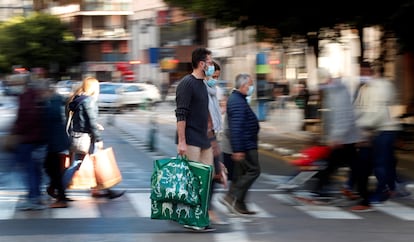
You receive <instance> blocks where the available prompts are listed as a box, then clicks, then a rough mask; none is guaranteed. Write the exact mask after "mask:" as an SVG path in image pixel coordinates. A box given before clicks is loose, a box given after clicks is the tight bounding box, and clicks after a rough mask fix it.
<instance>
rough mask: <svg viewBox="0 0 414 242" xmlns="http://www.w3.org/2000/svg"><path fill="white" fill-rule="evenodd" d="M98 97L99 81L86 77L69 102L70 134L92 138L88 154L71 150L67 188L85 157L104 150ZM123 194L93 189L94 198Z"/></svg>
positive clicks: (65, 178) (114, 196) (65, 183)
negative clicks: (99, 121) (99, 120)
mask: <svg viewBox="0 0 414 242" xmlns="http://www.w3.org/2000/svg"><path fill="white" fill-rule="evenodd" d="M98 95H99V81H98V80H97V79H96V78H94V77H86V78H85V79H84V80H83V82H82V84H81V85H80V86H79V88H78V89H76V91H75V92H74V94H73V95H72V96H71V97H70V98H69V100H68V103H67V111H68V112H72V113H73V116H72V122H71V125H70V130H69V134H70V135H71V136H72V137H74V136H79V135H82V134H85V133H86V134H88V135H89V137H90V142H89V149H87V150H88V151H86V152H82V151H79V150H76V149H71V152H73V155H72V157H73V159H72V160H73V162H72V164H71V166H70V167H68V168H67V169H66V170H65V172H64V174H63V185H64V186H65V187H67V186H68V185H69V183H70V181H71V180H72V177H73V175H74V174H75V172H76V170H78V169H79V167H80V165H81V163H82V160H83V158H84V157H85V155H86V154H88V153H89V154H90V153H93V151H94V150H95V148H97V149H102V148H103V141H102V136H101V131H102V130H104V128H103V126H102V125H100V124H99V123H98V105H97V99H98ZM123 193H124V192H115V191H113V190H110V189H105V190H96V189H92V196H93V197H107V198H110V199H113V198H117V197H120V196H122V195H123Z"/></svg>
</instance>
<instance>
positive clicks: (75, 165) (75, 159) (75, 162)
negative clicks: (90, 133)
mask: <svg viewBox="0 0 414 242" xmlns="http://www.w3.org/2000/svg"><path fill="white" fill-rule="evenodd" d="M95 152H96V150H95V142H91V147H90V148H89V154H93V153H95ZM84 158H85V154H80V153H74V154H72V157H71V161H72V163H71V164H70V166H69V167H68V168H66V169H65V171H64V172H63V175H62V185H63V187H64V188H67V187H68V186H69V184H70V182H71V181H72V178H73V176H74V175H75V172H76V171H77V170H78V169H79V167H80V166H81V164H82V161H83V159H84Z"/></svg>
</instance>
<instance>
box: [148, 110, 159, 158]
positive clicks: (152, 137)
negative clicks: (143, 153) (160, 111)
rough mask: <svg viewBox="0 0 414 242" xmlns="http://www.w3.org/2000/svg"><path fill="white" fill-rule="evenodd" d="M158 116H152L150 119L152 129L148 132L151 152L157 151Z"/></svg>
mask: <svg viewBox="0 0 414 242" xmlns="http://www.w3.org/2000/svg"><path fill="white" fill-rule="evenodd" d="M156 120H157V119H156V115H155V114H154V115H151V118H150V129H149V132H148V147H149V150H150V151H155V150H156V144H157V142H156V139H157V121H156Z"/></svg>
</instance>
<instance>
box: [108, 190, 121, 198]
mask: <svg viewBox="0 0 414 242" xmlns="http://www.w3.org/2000/svg"><path fill="white" fill-rule="evenodd" d="M124 193H125V191H114V190H110V189H108V192H107V198H109V199H115V198H118V197H121V196H122V195H124Z"/></svg>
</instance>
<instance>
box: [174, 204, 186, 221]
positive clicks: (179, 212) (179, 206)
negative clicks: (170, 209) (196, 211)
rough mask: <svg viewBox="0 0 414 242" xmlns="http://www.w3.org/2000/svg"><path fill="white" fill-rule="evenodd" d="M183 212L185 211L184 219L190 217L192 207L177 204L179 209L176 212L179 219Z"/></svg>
mask: <svg viewBox="0 0 414 242" xmlns="http://www.w3.org/2000/svg"><path fill="white" fill-rule="evenodd" d="M182 211H184V218H189V217H190V206H187V205H185V204H182V203H179V204H177V209H176V210H175V212H176V213H177V215H178V216H179V217H180V216H181V212H182Z"/></svg>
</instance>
